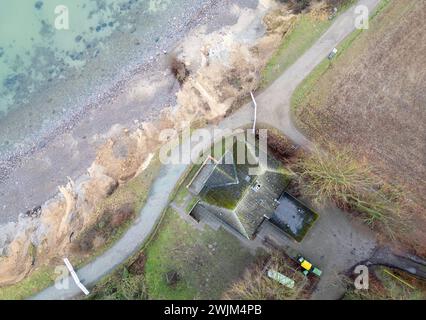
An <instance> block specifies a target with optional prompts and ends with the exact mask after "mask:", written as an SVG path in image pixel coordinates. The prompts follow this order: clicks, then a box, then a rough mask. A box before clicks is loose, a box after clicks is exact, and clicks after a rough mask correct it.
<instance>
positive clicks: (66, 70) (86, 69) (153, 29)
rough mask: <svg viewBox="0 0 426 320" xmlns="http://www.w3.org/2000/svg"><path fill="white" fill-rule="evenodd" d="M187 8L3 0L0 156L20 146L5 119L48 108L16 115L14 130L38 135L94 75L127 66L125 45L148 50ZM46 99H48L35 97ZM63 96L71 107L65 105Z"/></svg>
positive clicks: (167, 2) (150, 0)
mask: <svg viewBox="0 0 426 320" xmlns="http://www.w3.org/2000/svg"><path fill="white" fill-rule="evenodd" d="M199 2H202V1H192V3H193V4H195V3H197V4H198V3H199ZM185 5H186V6H191V1H189V0H182V1H177V2H174V1H171V0H126V1H122V0H0V151H1V149H2V147H5V146H6V145H7V144H10V142H11V141H12V142H15V141H14V139H13V137H12V135H13V134H15V131H16V130H15V128H14V127H12V125H11V124H10V122H11V121H12V120H11V121H4V119H7V117H8V116H9V115H10V114H12V113H15V114H16V110H20V109H25V110H30V109H31V108H33V107H34V105H35V104H36V102H37V103H38V104H39V105H40V104H42V105H43V104H44V106H43V107H41V109H40V106H38V109H37V110H33V111H31V112H30V111H29V112H27V114H25V113H22V114H23V116H22V117H21V118H22V120H19V119H20V118H19V117H17V116H16V115H15V116H14V120H13V121H14V122H15V123H14V126H15V127H19V126H20V127H21V128H20V129H19V130H22V132H24V131H25V130H24V129H25V128H27V129H28V128H30V129H31V130H35V128H36V127H37V126H38V125H39V126H40V123H41V121H42V119H43V118H45V117H48V115H47V114H50V115H52V114H55V113H56V114H58V112H62V111H64V110H65V109H66V108H71V106H72V102H74V101H75V99H74V96H75V95H76V94H78V93H80V92H81V93H83V92H86V91H87V92H90V90H92V86H94V84H95V83H96V81H95V80H94V78H97V79H101V78H102V77H101V76H102V75H103V76H105V79H106V78H107V76H112V75H114V74H115V73H116V72H117V69H119V68H122V67H123V66H125V65H126V63H127V62H126V59H127V58H128V56H127V55H126V54H127V52H130V51H131V50H130V49H128V48H127V47H126V46H127V45H129V46H130V45H133V46H135V45H134V43H136V44H137V45H138V46H139V47H138V48H137V50H139V51H141V52H142V51H143V50H144V48H145V47H148V46H153V45H155V42H157V41H159V39H161V38H164V36H165V35H166V31H167V29H168V28H170V26H169V23H170V21H171V20H173V19H176V16H177V15H184V14H185V12H184V11H185V10H187V8H186V7H185ZM58 6H59V8H63V6H65V7H66V8H67V11H68V18H69V20H68V22H69V28H62V29H58V28H57V25H56V24H55V21H57V19H58V17H59V16H60V15H61V14H63V13H64V12H63V11H60V10H59V11H58ZM62 22H63V21H62ZM60 26H63V25H60ZM169 32H170V30H169ZM159 42H160V41H159ZM132 50H135V49H134V48H133V49H132ZM71 79H72V81H74V82H72V81H71ZM70 83H73V84H72V85H70V86H69V88H65V87H66V85H67V84H70ZM59 84H60V85H59ZM97 84H99V83H97ZM55 86H57V88H55ZM52 88H54V90H53V89H52ZM73 90H74V91H73ZM52 92H53V93H52ZM55 92H57V94H55ZM43 94H44V95H45V96H46V98H45V100H40V99H38V100H37V99H36V97H40V95H43ZM58 96H62V97H64V96H66V99H68V100H67V101H68V102H67V103H65V104H64V103H62V104H63V105H61V102H63V101H61V99H60V97H58ZM64 99H65V98H64ZM64 99H63V100H64ZM40 101H41V103H40ZM64 101H65V100H64ZM55 108H56V109H55ZM58 108H60V109H59V110H57V109H58ZM44 111H46V116H44V115H43V116H41V115H40V114H41V113H43V112H44ZM17 119H18V120H17ZM2 120H3V121H2ZM19 121H23V123H22V124H19ZM9 125H10V126H11V127H10V128H9V127H8V126H9ZM30 129H28V130H30ZM19 130H18V131H19ZM28 130H27V131H26V133H25V134H28ZM8 135H10V136H8Z"/></svg>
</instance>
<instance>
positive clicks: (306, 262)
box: [300, 260, 312, 271]
mask: <svg viewBox="0 0 426 320" xmlns="http://www.w3.org/2000/svg"><path fill="white" fill-rule="evenodd" d="M300 265H301V266H302V268H303V269H305V270H308V271H309V270H311V268H312V264H311V263H309V262H308V261H306V260H303V262H302V263H301V264H300Z"/></svg>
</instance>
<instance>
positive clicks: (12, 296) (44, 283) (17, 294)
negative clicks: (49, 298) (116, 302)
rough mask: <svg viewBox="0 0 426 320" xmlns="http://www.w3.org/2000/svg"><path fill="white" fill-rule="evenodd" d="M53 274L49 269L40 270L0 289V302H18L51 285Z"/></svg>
mask: <svg viewBox="0 0 426 320" xmlns="http://www.w3.org/2000/svg"><path fill="white" fill-rule="evenodd" d="M54 278H55V273H54V271H53V269H51V268H47V267H44V268H40V269H38V270H36V271H34V272H33V273H32V274H31V275H30V276H29V277H27V278H25V279H24V280H22V281H20V282H19V283H17V284H15V285H13V286H8V287H3V288H0V300H20V299H24V298H26V297H29V296H31V295H33V294H36V293H37V292H39V291H41V290H42V289H44V288H46V287H48V286H49V285H50V284H52V283H53V280H54Z"/></svg>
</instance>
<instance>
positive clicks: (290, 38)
mask: <svg viewBox="0 0 426 320" xmlns="http://www.w3.org/2000/svg"><path fill="white" fill-rule="evenodd" d="M354 3H355V0H347V1H346V2H344V4H343V5H341V6H340V7H339V9H338V14H341V13H342V12H344V11H345V10H347V9H348V8H349V7H350V6H351V5H352V4H354ZM333 22H334V19H333V20H329V19H328V18H327V17H319V16H316V15H314V14H312V12H307V13H302V14H300V15H298V16H297V18H296V21H295V22H294V24H293V26H292V27H291V29H290V30H289V31H288V32H287V33H286V34H285V35H284V37H283V38H282V40H281V44H280V46H279V47H278V49H277V51H276V52H275V53H274V55H273V56H272V58H271V59H270V60H269V61H268V63H267V65H266V67H265V68H264V70H263V71H262V76H261V84H260V87H261V88H265V87H267V86H268V85H269V84H270V83H272V82H273V81H274V80H276V79H277V78H278V77H279V76H280V75H281V74H282V73H283V72H284V71H285V70H286V69H287V68H288V67H289V66H291V65H292V64H293V63H294V62H296V60H297V59H298V58H299V57H301V56H302V55H303V54H304V53H305V52H306V51H307V50H308V49H309V48H310V47H311V46H312V45H313V44H314V43H315V41H317V40H318V39H319V38H320V37H321V35H323V34H324V32H325V31H327V29H328V28H329V27H330V26H331V24H332V23H333Z"/></svg>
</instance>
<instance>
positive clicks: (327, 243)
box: [34, 0, 387, 299]
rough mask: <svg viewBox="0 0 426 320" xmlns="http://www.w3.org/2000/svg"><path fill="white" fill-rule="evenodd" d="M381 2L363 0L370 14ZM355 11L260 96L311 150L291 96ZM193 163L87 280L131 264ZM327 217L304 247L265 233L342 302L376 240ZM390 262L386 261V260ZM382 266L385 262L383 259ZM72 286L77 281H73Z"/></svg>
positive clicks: (236, 118) (174, 172)
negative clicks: (309, 264)
mask: <svg viewBox="0 0 426 320" xmlns="http://www.w3.org/2000/svg"><path fill="white" fill-rule="evenodd" d="M378 2H379V0H360V1H359V2H358V3H359V4H363V5H366V6H367V7H368V8H369V9H370V12H371V11H372V9H373V8H374V7H375V6H376V5H377V4H378ZM353 21H354V13H353V9H350V10H348V12H346V13H344V14H342V15H341V16H340V17H339V18H338V19H337V20H336V21H335V23H334V24H333V25H332V26H331V27H330V29H329V30H328V31H327V32H326V33H325V34H324V35H323V36H322V37H321V39H319V40H318V41H317V42H316V43H315V44H314V46H313V47H312V48H311V49H310V50H308V52H306V53H305V54H304V55H303V56H302V57H301V58H300V59H299V60H298V61H297V62H296V63H295V64H294V65H293V66H291V67H290V68H289V69H288V70H287V71H286V72H285V73H284V74H283V75H282V76H281V77H280V78H278V79H277V80H276V81H275V82H274V83H273V84H272V85H271V86H270V87H268V88H267V89H266V90H265V91H263V92H262V93H261V94H259V95H258V96H257V98H256V99H257V102H258V105H259V113H258V120H259V122H262V123H265V124H267V125H270V126H273V127H275V128H277V129H278V130H279V131H281V132H282V133H284V134H285V135H287V136H288V137H289V138H291V139H292V140H293V141H294V142H295V143H297V144H299V145H301V146H303V147H305V148H307V149H310V148H311V147H312V144H311V142H310V141H309V140H308V139H307V138H306V137H305V136H303V134H301V133H300V132H299V131H298V130H297V129H296V128H295V127H294V125H293V123H292V121H291V117H290V98H291V94H292V92H293V91H294V89H295V88H296V86H297V85H298V84H299V83H300V82H301V81H302V80H303V79H304V78H305V77H306V76H307V75H308V74H309V73H310V72H311V71H312V70H313V69H314V68H315V66H316V65H317V64H318V63H320V62H321V61H322V60H323V59H324V58H325V57H326V56H327V54H328V53H329V52H330V51H331V50H332V49H333V47H335V46H336V45H337V44H338V43H339V42H340V41H342V40H343V39H344V38H345V36H346V35H348V34H349V33H350V32H352V31H353V30H354V23H353ZM252 116H253V108H252V106H251V104H247V105H246V106H244V107H242V108H241V109H240V110H238V111H237V112H236V113H234V114H233V115H232V116H230V117H228V118H227V119H225V120H224V121H222V122H221V123H220V125H219V127H221V128H238V127H241V126H243V125H247V124H249V123H251V121H252ZM187 167H188V166H187V165H178V166H176V165H165V166H163V168H162V169H161V172H160V174H159V176H158V177H157V179H156V180H155V182H154V184H153V187H152V190H151V195H150V197H149V198H148V202H147V204H146V205H145V207H144V209H143V210H142V212H141V215H140V217H139V218H138V219H137V221H135V223H134V225H133V226H132V227H131V228H130V230H129V231H128V232H127V233H126V234H125V235H124V236H123V238H122V239H120V240H119V241H118V242H117V243H116V244H115V245H114V246H113V247H112V248H111V249H109V250H108V251H107V252H106V253H105V254H104V255H102V256H101V257H99V258H97V259H96V260H94V261H93V262H92V263H90V264H88V265H87V266H85V267H83V268H82V269H80V270H78V274H79V276H80V278H81V280H82V282H83V283H84V284H85V285H87V286H89V287H90V286H92V285H94V284H95V283H96V282H97V281H99V280H100V279H101V278H102V277H103V276H105V275H107V274H108V273H109V272H110V271H111V270H113V268H114V267H115V266H117V265H118V264H120V263H121V262H123V261H125V259H126V258H128V257H129V256H131V254H132V253H134V252H135V251H137V250H138V249H139V248H140V246H141V245H142V244H143V243H144V242H145V240H146V239H147V238H148V237H149V235H150V234H151V232H152V231H153V230H154V229H155V225H156V223H157V221H158V220H159V218H160V217H161V214H162V212H163V210H164V209H165V208H166V207H167V205H168V200H169V199H168V195H170V193H171V192H172V190H173V189H174V187H175V185H176V184H177V183H178V181H179V179H180V178H181V176H182V175H183V173H184V172H185V170H186V169H187ZM319 211H320V213H321V214H320V216H321V218H320V219H319V220H318V222H317V223H316V224H315V226H314V228H313V229H312V230H311V231H310V233H309V234H308V236H307V238H306V239H305V240H304V241H303V242H302V243H301V244H295V243H293V242H291V241H290V240H289V239H288V238H285V237H284V236H282V235H280V234H278V233H277V232H276V231H274V230H273V229H272V228H269V229H268V227H266V229H265V230H262V232H263V233H264V234H265V233H267V234H268V235H275V236H276V237H281V238H282V239H281V240H280V241H281V242H282V243H283V244H285V243H287V244H288V245H289V246H291V247H293V248H295V249H296V250H299V251H300V252H301V253H302V254H306V256H310V257H318V261H314V263H316V264H317V265H318V266H319V267H320V268H322V269H323V272H324V273H323V277H322V278H321V281H320V283H319V285H318V288H317V291H316V292H315V294H314V297H313V298H320V299H338V298H340V297H341V294H342V290H343V292H344V286H343V284H342V283H340V282H339V280H338V277H337V275H338V273H340V272H344V271H347V270H349V269H350V268H351V267H353V266H354V265H355V264H356V263H358V262H361V261H365V260H368V259H369V257H370V256H371V255H372V254H373V252H374V249H375V247H376V240H375V236H374V234H373V233H372V231H371V230H369V229H367V228H366V227H365V226H364V225H361V224H360V223H359V222H357V221H354V220H353V219H351V218H350V217H349V215H348V214H346V213H344V212H341V211H340V210H338V209H336V208H335V207H329V208H325V209H324V208H323V209H321V210H319ZM386 261H387V260H386V258H385V262H386ZM382 263H384V262H383V261H382ZM70 283H72V281H70ZM78 293H79V290H78V289H77V287H76V286H75V285H72V286H71V287H70V288H69V289H68V290H57V289H56V288H55V287H50V288H48V289H46V290H44V291H43V292H41V293H39V294H38V295H36V296H35V297H34V298H35V299H68V298H72V297H73V296H75V295H76V294H78Z"/></svg>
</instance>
